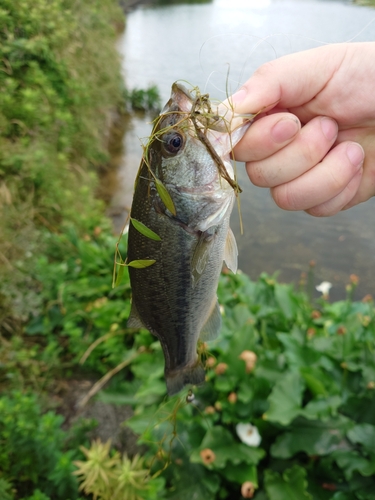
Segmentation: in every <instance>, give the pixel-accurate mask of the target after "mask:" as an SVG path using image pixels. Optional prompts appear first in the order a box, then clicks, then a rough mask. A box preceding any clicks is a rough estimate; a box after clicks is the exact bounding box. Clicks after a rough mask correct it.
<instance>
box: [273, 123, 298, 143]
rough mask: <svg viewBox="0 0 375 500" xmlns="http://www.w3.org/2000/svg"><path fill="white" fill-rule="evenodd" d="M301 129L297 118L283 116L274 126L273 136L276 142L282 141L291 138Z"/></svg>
mask: <svg viewBox="0 0 375 500" xmlns="http://www.w3.org/2000/svg"><path fill="white" fill-rule="evenodd" d="M299 129H300V123H299V121H298V119H297V118H282V119H281V120H279V121H278V122H277V123H276V125H274V126H273V127H272V130H271V137H272V139H273V140H274V141H275V142H278V143H281V142H285V141H287V140H288V139H291V138H292V137H294V136H295V135H296V133H297V132H298V131H299Z"/></svg>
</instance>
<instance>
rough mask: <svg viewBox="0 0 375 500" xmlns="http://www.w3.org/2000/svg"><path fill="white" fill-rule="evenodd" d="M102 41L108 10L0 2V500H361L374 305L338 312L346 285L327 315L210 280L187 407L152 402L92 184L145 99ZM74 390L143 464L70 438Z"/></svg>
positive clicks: (156, 392)
mask: <svg viewBox="0 0 375 500" xmlns="http://www.w3.org/2000/svg"><path fill="white" fill-rule="evenodd" d="M119 20H120V23H119ZM114 26H115V27H120V26H121V13H120V11H119V9H118V6H117V3H116V1H115V0H78V1H74V2H73V0H19V1H18V2H14V0H2V1H1V4H0V38H1V43H0V52H1V58H0V59H1V65H2V71H1V72H0V89H1V92H0V100H1V101H0V103H1V104H0V234H1V238H0V273H1V280H0V393H1V396H0V498H1V499H4V500H76V499H83V498H92V497H93V498H97V499H98V500H107V499H108V498H111V499H116V498H119V499H120V498H126V499H127V500H133V499H134V500H137V499H144V500H154V499H156V498H158V499H159V498H160V499H162V498H165V499H176V500H177V499H178V500H184V499H185V498H186V499H189V500H190V499H191V498H193V497H194V498H197V499H202V500H203V499H204V500H210V499H212V500H213V499H226V498H240V496H241V495H242V496H243V497H244V498H252V497H254V498H256V499H257V500H290V499H291V498H296V499H298V500H300V499H304V498H305V499H316V500H373V498H374V479H373V478H374V475H375V453H374V450H375V417H374V415H375V356H374V354H375V309H374V304H373V301H372V299H371V298H370V297H367V298H366V300H363V301H361V302H354V301H353V292H354V290H355V286H356V279H355V277H352V278H351V282H350V284H349V285H348V298H347V300H345V301H340V302H337V303H333V304H331V303H329V301H328V299H323V298H322V299H319V300H318V301H316V302H313V301H312V300H311V299H310V298H309V294H307V293H306V292H305V285H304V284H301V290H300V291H298V292H296V291H294V290H293V288H292V286H289V285H284V284H280V283H278V282H277V280H276V278H275V277H270V276H266V275H262V276H261V277H260V278H259V280H258V281H257V282H253V281H251V280H250V279H249V278H248V277H247V276H245V275H243V274H238V275H236V276H233V275H230V274H228V275H227V274H225V275H223V276H222V278H221V281H220V286H219V292H218V293H219V301H220V304H222V306H223V330H222V333H221V335H220V338H219V339H218V340H217V341H214V342H212V343H210V344H209V345H208V346H205V345H202V346H200V353H201V356H202V361H203V362H204V363H205V365H206V368H207V382H206V384H205V385H204V386H202V387H200V388H197V389H196V390H195V397H194V399H193V401H192V402H191V403H187V402H186V394H183V395H182V396H176V397H174V398H170V399H167V398H166V397H165V393H166V389H165V381H164V378H163V366H164V360H163V355H162V351H161V348H160V344H159V342H157V341H156V339H155V338H154V337H153V336H151V335H150V334H149V333H148V332H147V331H146V330H135V329H129V328H127V319H128V316H129V313H130V298H131V290H130V283H129V276H128V272H127V269H126V268H124V267H122V275H121V277H120V278H121V279H119V280H118V281H119V283H118V286H116V287H115V288H112V268H113V259H114V255H115V249H116V238H114V237H113V236H112V235H111V226H110V223H109V221H108V220H106V218H105V217H104V215H103V205H102V203H101V202H100V201H98V200H96V199H95V197H94V193H95V190H96V185H97V175H96V172H97V171H98V169H99V167H102V166H103V165H105V164H106V162H107V160H108V153H107V144H108V138H107V137H106V135H107V130H108V123H109V116H110V113H111V112H112V111H113V110H115V109H122V110H123V111H126V110H129V109H130V108H136V109H154V108H156V107H157V105H158V95H157V91H156V89H155V88H154V87H151V88H149V89H147V90H139V89H136V90H133V91H128V90H124V89H123V87H122V84H121V78H120V73H119V61H118V57H117V55H116V52H115V49H114V41H115V36H116V29H115V27H114ZM98 40H99V41H100V43H98ZM133 223H135V224H136V223H137V221H133ZM138 227H139V230H141V231H145V229H144V228H142V227H141V226H139V224H138ZM155 236H157V235H154V237H155ZM119 251H120V253H121V255H122V257H123V258H125V255H126V237H123V238H122V240H121V242H120V244H119ZM145 272H147V268H146V269H145ZM311 280H312V272H310V282H309V285H308V288H309V289H310V288H311ZM73 377H76V378H82V379H84V380H85V379H90V380H98V381H99V382H98V384H97V385H94V387H93V388H92V390H91V391H90V394H88V395H87V397H86V401H87V400H88V399H89V396H94V395H95V394H96V398H97V399H99V400H100V401H102V402H103V403H112V404H117V405H130V406H131V407H132V408H133V410H134V416H133V417H132V418H131V419H130V420H128V421H127V425H128V426H129V427H130V428H131V429H133V430H134V431H135V432H136V433H138V434H139V436H140V438H139V441H140V443H141V444H142V448H141V449H140V450H141V451H140V452H141V455H139V454H135V455H133V456H127V455H126V454H120V452H119V451H118V450H116V449H115V448H114V447H111V445H110V443H109V442H107V443H102V442H100V441H99V440H95V441H93V442H92V443H91V444H90V436H91V435H92V433H93V432H95V429H94V427H95V423H93V422H92V421H86V420H77V421H76V423H75V424H74V425H73V426H72V425H70V426H68V425H67V422H65V421H64V416H63V415H62V413H63V408H62V406H61V399H62V396H61V394H63V391H62V389H61V387H62V386H64V381H66V380H68V381H69V380H70V379H71V378H73ZM104 383H107V386H106V388H105V390H102V391H100V392H99V389H100V388H101V387H102V386H103V385H104ZM65 385H66V384H65ZM84 403H85V400H84V401H82V402H81V406H83V405H84ZM78 409H79V408H77V410H78ZM71 411H72V412H73V411H74V410H71ZM70 416H72V415H70ZM73 416H74V415H73ZM238 424H242V426H241V425H240V426H239V427H238ZM192 478H194V480H192Z"/></svg>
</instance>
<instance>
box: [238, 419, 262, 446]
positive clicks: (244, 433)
mask: <svg viewBox="0 0 375 500" xmlns="http://www.w3.org/2000/svg"><path fill="white" fill-rule="evenodd" d="M236 432H237V436H238V437H239V438H240V439H241V441H242V442H243V443H245V444H247V446H254V447H257V446H259V445H260V442H261V441H262V438H261V436H260V434H259V431H258V428H257V427H255V425H251V424H237V425H236Z"/></svg>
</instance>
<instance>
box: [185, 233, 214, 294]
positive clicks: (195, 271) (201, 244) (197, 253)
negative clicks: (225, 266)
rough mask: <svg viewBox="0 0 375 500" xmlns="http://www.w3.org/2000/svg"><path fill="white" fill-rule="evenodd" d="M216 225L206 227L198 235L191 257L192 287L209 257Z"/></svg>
mask: <svg viewBox="0 0 375 500" xmlns="http://www.w3.org/2000/svg"><path fill="white" fill-rule="evenodd" d="M215 235H216V226H214V227H211V228H209V229H207V231H204V233H202V234H201V235H200V237H199V240H198V243H197V246H196V247H195V250H194V253H193V257H192V259H191V275H192V287H193V288H194V287H195V286H196V284H197V283H198V281H199V279H200V277H201V276H202V274H203V271H204V270H205V268H206V265H207V262H208V260H209V258H210V253H211V248H212V244H213V242H214V240H215Z"/></svg>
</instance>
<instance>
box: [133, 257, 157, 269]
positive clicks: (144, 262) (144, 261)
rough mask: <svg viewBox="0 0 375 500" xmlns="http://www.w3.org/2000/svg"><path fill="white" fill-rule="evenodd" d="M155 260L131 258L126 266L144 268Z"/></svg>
mask: <svg viewBox="0 0 375 500" xmlns="http://www.w3.org/2000/svg"><path fill="white" fill-rule="evenodd" d="M155 262H156V260H153V259H140V260H132V261H131V262H128V264H127V266H128V267H135V268H136V269H144V268H145V267H150V266H152V264H155Z"/></svg>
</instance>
